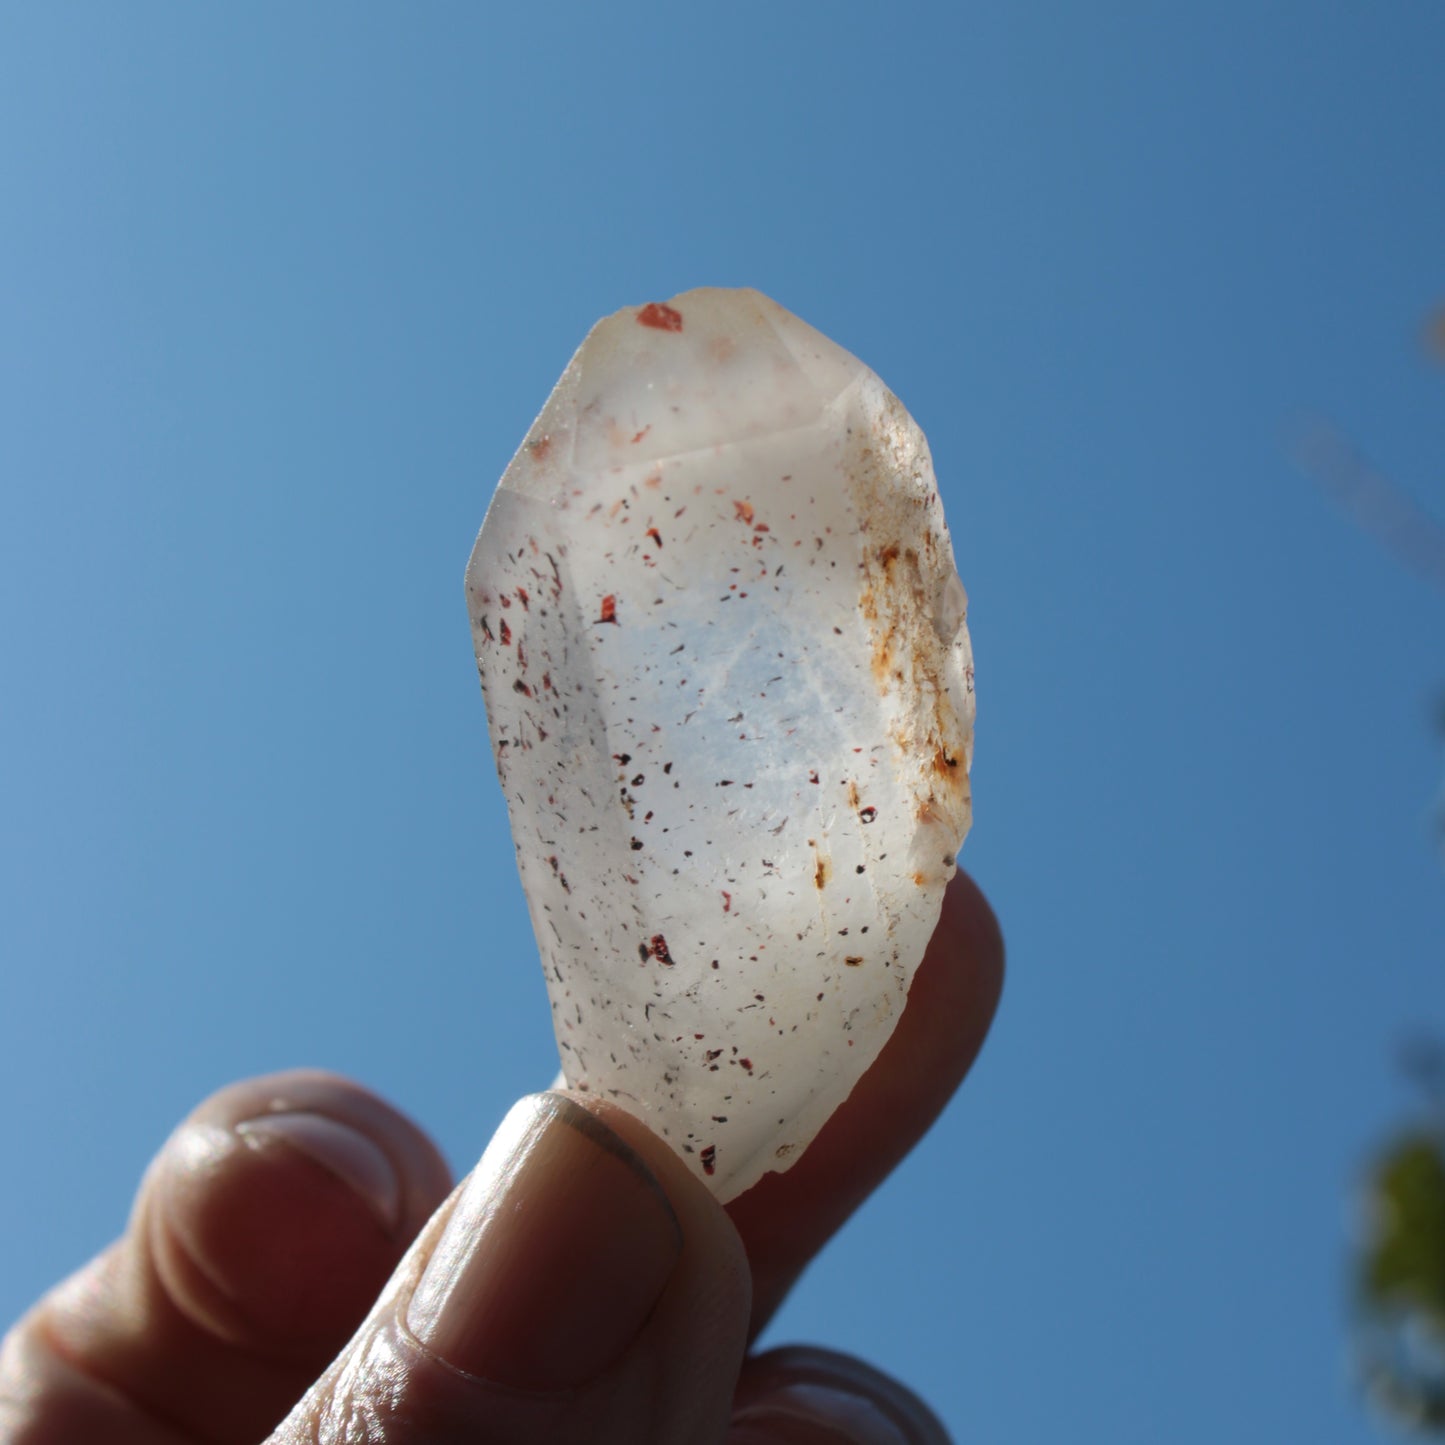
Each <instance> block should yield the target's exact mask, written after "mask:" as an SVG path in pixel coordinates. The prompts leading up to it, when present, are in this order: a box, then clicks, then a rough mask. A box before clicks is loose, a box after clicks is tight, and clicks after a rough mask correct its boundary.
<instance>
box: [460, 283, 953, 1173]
mask: <svg viewBox="0 0 1445 1445" xmlns="http://www.w3.org/2000/svg"><path fill="white" fill-rule="evenodd" d="M467 601H468V606H469V609H470V612H471V619H472V630H473V636H474V640H475V644H476V653H477V662H478V666H479V668H480V671H481V679H482V690H483V693H484V694H485V697H486V702H487V715H488V721H489V725H490V729H491V736H492V744H493V747H494V749H495V753H496V759H497V770H498V773H499V775H500V777H501V782H502V787H503V790H504V792H505V793H506V797H507V805H508V808H509V810H510V814H511V822H512V834H513V838H514V841H515V844H516V850H517V860H518V865H519V867H520V870H521V875H522V882H523V886H524V888H525V890H526V895H527V904H528V907H529V909H530V911H531V916H532V925H533V928H534V930H535V932H536V936H537V943H538V947H539V948H540V950H541V956H542V965H543V970H544V972H545V974H546V979H547V989H548V992H549V994H550V997H551V1003H552V1014H553V1022H554V1024H555V1027H556V1034H557V1044H558V1048H559V1050H560V1053H561V1058H562V1069H563V1073H564V1075H565V1077H566V1080H567V1082H568V1084H569V1085H570V1086H572V1087H574V1088H578V1089H587V1090H591V1091H593V1092H596V1093H599V1094H602V1095H605V1096H607V1097H609V1098H612V1099H615V1100H616V1101H617V1102H618V1103H620V1104H621V1105H623V1106H625V1107H626V1108H627V1109H629V1110H631V1111H632V1112H634V1113H636V1114H638V1115H639V1116H640V1117H642V1118H643V1119H645V1120H646V1121H647V1122H648V1123H649V1124H650V1125H651V1126H652V1128H653V1129H654V1130H656V1131H657V1132H658V1133H660V1134H662V1135H663V1136H664V1137H666V1138H667V1139H668V1140H669V1141H670V1142H671V1143H672V1145H673V1146H674V1148H676V1149H677V1150H678V1151H679V1152H680V1153H681V1154H682V1155H683V1156H684V1158H686V1160H687V1161H688V1163H689V1164H690V1165H691V1167H692V1168H693V1169H694V1170H695V1171H696V1172H697V1174H698V1175H699V1176H701V1177H702V1178H704V1179H705V1180H706V1181H707V1182H708V1184H709V1186H710V1187H711V1188H712V1189H713V1190H714V1192H715V1193H716V1194H717V1195H718V1196H719V1197H720V1198H722V1199H730V1198H732V1197H733V1196H735V1195H737V1194H739V1193H741V1192H742V1191H743V1190H744V1189H746V1188H747V1187H748V1186H749V1185H751V1184H753V1183H755V1182H756V1181H757V1180H758V1179H759V1178H760V1177H761V1176H762V1175H763V1174H765V1173H766V1172H768V1171H769V1170H783V1169H786V1168H788V1167H789V1165H790V1164H791V1163H792V1162H793V1161H794V1160H796V1159H797V1157H798V1156H799V1154H800V1153H801V1151H802V1150H803V1149H804V1148H805V1147H806V1145H807V1144H808V1142H809V1141H810V1140H811V1139H812V1138H813V1136H814V1135H815V1134H816V1133H817V1132H818V1130H819V1129H820V1128H821V1127H822V1125H823V1124H824V1123H825V1122H826V1120H827V1119H828V1117H829V1115H831V1114H832V1112H833V1111H834V1109H835V1108H837V1106H838V1105H839V1104H840V1103H841V1102H842V1101H843V1100H844V1099H845V1098H847V1096H848V1094H849V1092H850V1091H851V1090H852V1088H853V1086H854V1084H855V1083H856V1082H857V1081H858V1079H859V1077H860V1076H861V1075H862V1073H863V1072H864V1070H865V1069H866V1068H867V1067H868V1065H869V1064H871V1063H872V1062H873V1060H874V1059H875V1058H876V1057H877V1055H878V1052H879V1050H880V1049H881V1048H882V1046H883V1044H884V1043H885V1042H886V1041H887V1039H888V1036H889V1034H890V1033H891V1032H892V1029H893V1026H894V1023H895V1021H896V1019H897V1017H898V1014H899V1012H900V1011H901V1009H902V1007H903V1004H904V1001H905V999H906V996H907V993H908V986H909V983H910V981H911V979H912V976H913V973H914V970H915V969H916V967H917V965H918V962H919V960H920V958H921V957H922V954H923V950H924V946H925V945H926V943H927V942H928V938H929V935H930V934H931V933H932V931H933V928H934V925H935V924H936V922H937V920H938V913H939V907H940V902H941V896H942V890H943V887H944V884H945V883H946V882H947V881H948V879H949V878H950V877H951V876H952V875H953V871H954V854H955V853H956V851H957V849H958V847H959V844H960V843H961V842H962V840H963V836H964V834H965V832H966V831H967V829H968V824H969V816H970V814H969V785H968V768H969V762H970V757H971V752H972V735H973V712H974V707H973V668H972V665H971V656H970V651H969V642H968V633H967V630H966V627H965V625H964V618H965V610H966V599H965V596H964V591H963V587H962V585H961V584H960V583H959V580H958V575H957V573H956V572H955V570H954V564H953V554H952V549H951V547H950V544H949V540H948V531H947V528H946V526H945V525H944V520H943V512H942V508H941V506H940V503H939V499H938V492H937V489H936V487H935V485H934V479H933V468H932V463H931V461H930V459H929V454H928V448H927V444H926V443H925V441H924V439H923V435H922V433H921V432H920V431H919V430H918V428H917V426H916V425H915V424H914V422H913V420H912V418H910V417H909V415H908V413H907V412H906V411H904V409H903V407H902V405H901V404H900V403H899V402H898V400H897V398H895V397H894V396H893V395H892V394H891V393H890V392H889V391H888V389H887V388H886V387H885V386H884V385H883V383H882V382H881V381H879V379H878V378H877V377H876V376H874V375H873V373H872V372H871V371H869V370H868V368H867V367H865V366H863V365H862V364H861V363H860V362H859V361H857V360H856V359H855V358H854V357H852V356H850V355H849V354H848V353H847V352H845V351H843V350H842V349H841V348H839V347H838V346H836V345H834V344H833V343H832V342H831V341H829V340H827V338H826V337H824V336H822V335H820V334H819V333H818V332H816V331H814V330H813V329H812V328H811V327H809V326H806V325H804V323H803V322H801V321H799V320H798V318H797V317H795V316H793V315H791V314H790V313H789V312H787V311H784V310H783V309H782V308H781V307H780V306H778V305H776V304H775V303H774V302H772V301H770V300H768V299H767V298H766V297H764V296H761V295H759V294H758V293H757V292H756V291H723V290H698V291H689V292H685V293H684V294H683V295H681V296H678V297H675V298H674V299H673V300H672V301H671V302H670V303H668V304H666V305H663V304H660V303H657V302H654V303H651V304H649V305H647V306H643V307H629V308H628V309H626V310H623V311H620V312H618V313H617V314H616V315H614V316H611V317H609V318H607V319H606V320H604V321H601V322H599V323H598V325H597V326H595V327H594V328H593V330H592V332H591V333H590V335H589V336H588V337H587V339H586V340H585V341H584V342H583V344H582V347H581V349H580V350H579V351H578V352H577V354H576V356H575V357H573V359H572V362H571V364H570V365H569V366H568V368H567V370H566V372H565V373H564V374H563V376H562V379H561V381H559V382H558V384H557V388H556V390H555V391H554V392H553V393H552V395H551V397H550V398H549V399H548V401H547V404H546V406H545V407H544V408H543V410H542V414H541V416H540V417H538V419H537V421H536V424H535V425H534V426H533V428H532V431H531V434H530V435H529V436H528V438H527V440H526V441H525V442H524V443H523V445H522V447H521V449H520V450H519V451H518V452H517V455H516V456H515V457H514V458H513V460H512V463H511V465H510V466H509V467H508V468H507V471H506V474H505V475H504V476H503V478H502V481H501V484H500V485H499V486H498V488H497V492H496V495H495V497H494V498H493V500H492V505H491V508H490V510H489V511H488V513H487V518H486V522H485V524H484V526H483V527H482V531H481V536H480V537H479V538H478V540H477V544H476V548H475V550H474V551H473V553H472V558H471V562H470V564H469V566H468V568H467Z"/></svg>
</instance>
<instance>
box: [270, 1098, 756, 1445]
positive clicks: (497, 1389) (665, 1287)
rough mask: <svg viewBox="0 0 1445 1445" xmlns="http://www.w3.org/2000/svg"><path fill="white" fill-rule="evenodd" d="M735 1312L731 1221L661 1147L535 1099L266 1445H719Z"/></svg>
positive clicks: (583, 1105)
mask: <svg viewBox="0 0 1445 1445" xmlns="http://www.w3.org/2000/svg"><path fill="white" fill-rule="evenodd" d="M584 1098H585V1096H584ZM750 1303H751V1301H750V1284H749V1275H748V1267H747V1261H746V1257H745V1255H744V1253H743V1248H742V1244H741V1242H740V1241H739V1239H738V1236H737V1234H736V1232H735V1231H734V1229H733V1226H732V1224H731V1222H730V1221H729V1220H728V1217H727V1215H726V1214H725V1213H724V1212H723V1210H722V1209H721V1207H720V1206H719V1205H718V1204H717V1202H716V1201H715V1200H714V1199H713V1198H712V1196H711V1195H709V1194H708V1192H707V1191H706V1190H705V1189H704V1188H703V1187H702V1185H700V1184H699V1183H698V1182H697V1180H696V1179H694V1178H693V1176H692V1175H691V1174H690V1173H689V1172H688V1171H687V1169H686V1168H685V1167H684V1166H683V1164H682V1162H681V1161H680V1160H679V1159H678V1158H677V1157H676V1156H675V1155H674V1154H673V1153H672V1151H671V1150H670V1149H669V1148H668V1146H667V1145H666V1144H664V1143H663V1142H662V1141H661V1140H660V1139H658V1138H657V1137H656V1136H655V1135H653V1134H651V1133H650V1132H649V1131H648V1130H647V1128H646V1127H645V1126H644V1125H642V1124H640V1123H639V1122H637V1121H636V1120H635V1119H633V1118H631V1116H629V1115H627V1114H625V1113H623V1112H622V1111H621V1110H619V1109H617V1108H615V1107H614V1106H610V1105H607V1104H604V1103H602V1102H600V1101H598V1100H594V1099H591V1098H585V1102H584V1101H582V1100H579V1099H578V1098H575V1097H572V1096H569V1095H566V1094H561V1093H551V1094H538V1095H536V1096H534V1097H532V1098H528V1099H523V1100H522V1101H521V1102H520V1103H519V1104H517V1105H516V1106H515V1107H514V1108H513V1109H512V1111H511V1112H510V1113H509V1114H508V1115H507V1117H506V1119H505V1120H504V1121H503V1123H502V1126H501V1128H500V1129H499V1130H498V1131H497V1133H496V1135H495V1137H494V1138H493V1139H492V1142H491V1143H490V1144H489V1145H488V1146H487V1150H486V1152H485V1154H483V1156H482V1159H481V1162H480V1163H479V1164H478V1165H477V1167H476V1169H475V1170H474V1171H473V1172H472V1174H471V1176H470V1177H469V1178H468V1179H467V1180H465V1181H464V1182H463V1184H462V1185H461V1186H460V1187H459V1188H458V1189H457V1190H456V1192H455V1193H454V1194H453V1195H452V1196H451V1198H450V1199H449V1200H448V1201H447V1202H446V1204H444V1205H443V1206H442V1208H441V1209H440V1210H438V1211H437V1213H436V1215H434V1216H433V1218H432V1220H431V1221H430V1223H429V1224H428V1225H427V1226H426V1227H425V1228H424V1229H423V1230H422V1232H421V1234H420V1236H419V1237H418V1239H417V1242H416V1244H415V1245H414V1246H413V1247H412V1249H411V1251H410V1253H409V1254H408V1255H407V1257H406V1258H405V1259H404V1260H403V1261H402V1263H401V1265H400V1266H399V1267H398V1269H397V1271H396V1273H395V1274H394V1275H393V1276H392V1279H391V1281H390V1282H389V1284H388V1285H387V1287H386V1289H385V1290H384V1291H383V1293H382V1296H381V1298H380V1300H379V1301H378V1302H377V1305H376V1308H375V1309H374V1310H373V1311H372V1313H371V1315H370V1316H369V1318H368V1319H367V1321H366V1323H365V1324H364V1325H363V1326H362V1328H361V1329H360V1331H359V1332H358V1333H357V1335H356V1336H355V1338H354V1339H353V1340H352V1341H351V1343H350V1344H349V1345H348V1346H347V1348H346V1349H345V1350H344V1351H343V1353H342V1355H341V1356H340V1358H339V1359H338V1360H337V1361H336V1362H335V1364H333V1365H332V1366H331V1367H330V1368H329V1369H328V1370H327V1372H326V1374H325V1375H323V1377H322V1378H321V1379H320V1380H319V1381H318V1382H317V1384H316V1385H315V1386H314V1387H313V1388H312V1389H311V1390H310V1391H309V1392H308V1393H307V1395H306V1396H305V1398H304V1399H303V1400H302V1401H301V1403H300V1404H299V1405H298V1406H297V1407H296V1409H295V1410H294V1411H292V1413H291V1415H290V1416H288V1417H287V1419H286V1420H285V1421H284V1422H283V1423H282V1425H281V1426H280V1427H279V1429H278V1430H277V1431H276V1433H275V1435H273V1436H272V1440H271V1445H303V1442H305V1445H313V1442H315V1441H318V1440H367V1441H377V1442H383V1441H384V1442H386V1445H449V1442H453V1441H456V1442H462V1441H466V1442H475V1441H477V1440H481V1439H485V1440H487V1441H488V1442H496V1445H523V1442H526V1445H532V1442H538V1441H547V1442H549V1445H572V1442H577V1445H581V1442H584V1441H585V1442H587V1445H614V1442H615V1445H624V1442H625V1445H673V1442H688V1445H693V1442H697V1445H705V1442H712V1441H720V1440H721V1439H722V1437H723V1434H724V1432H725V1430H726V1428H727V1422H728V1418H729V1411H730V1408H731V1401H732V1395H733V1390H734V1388H735V1386H736V1383H737V1377H738V1372H739V1369H740V1367H741V1365H742V1358H743V1351H744V1348H745V1345H746V1340H747V1327H748V1314H749V1308H750Z"/></svg>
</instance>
